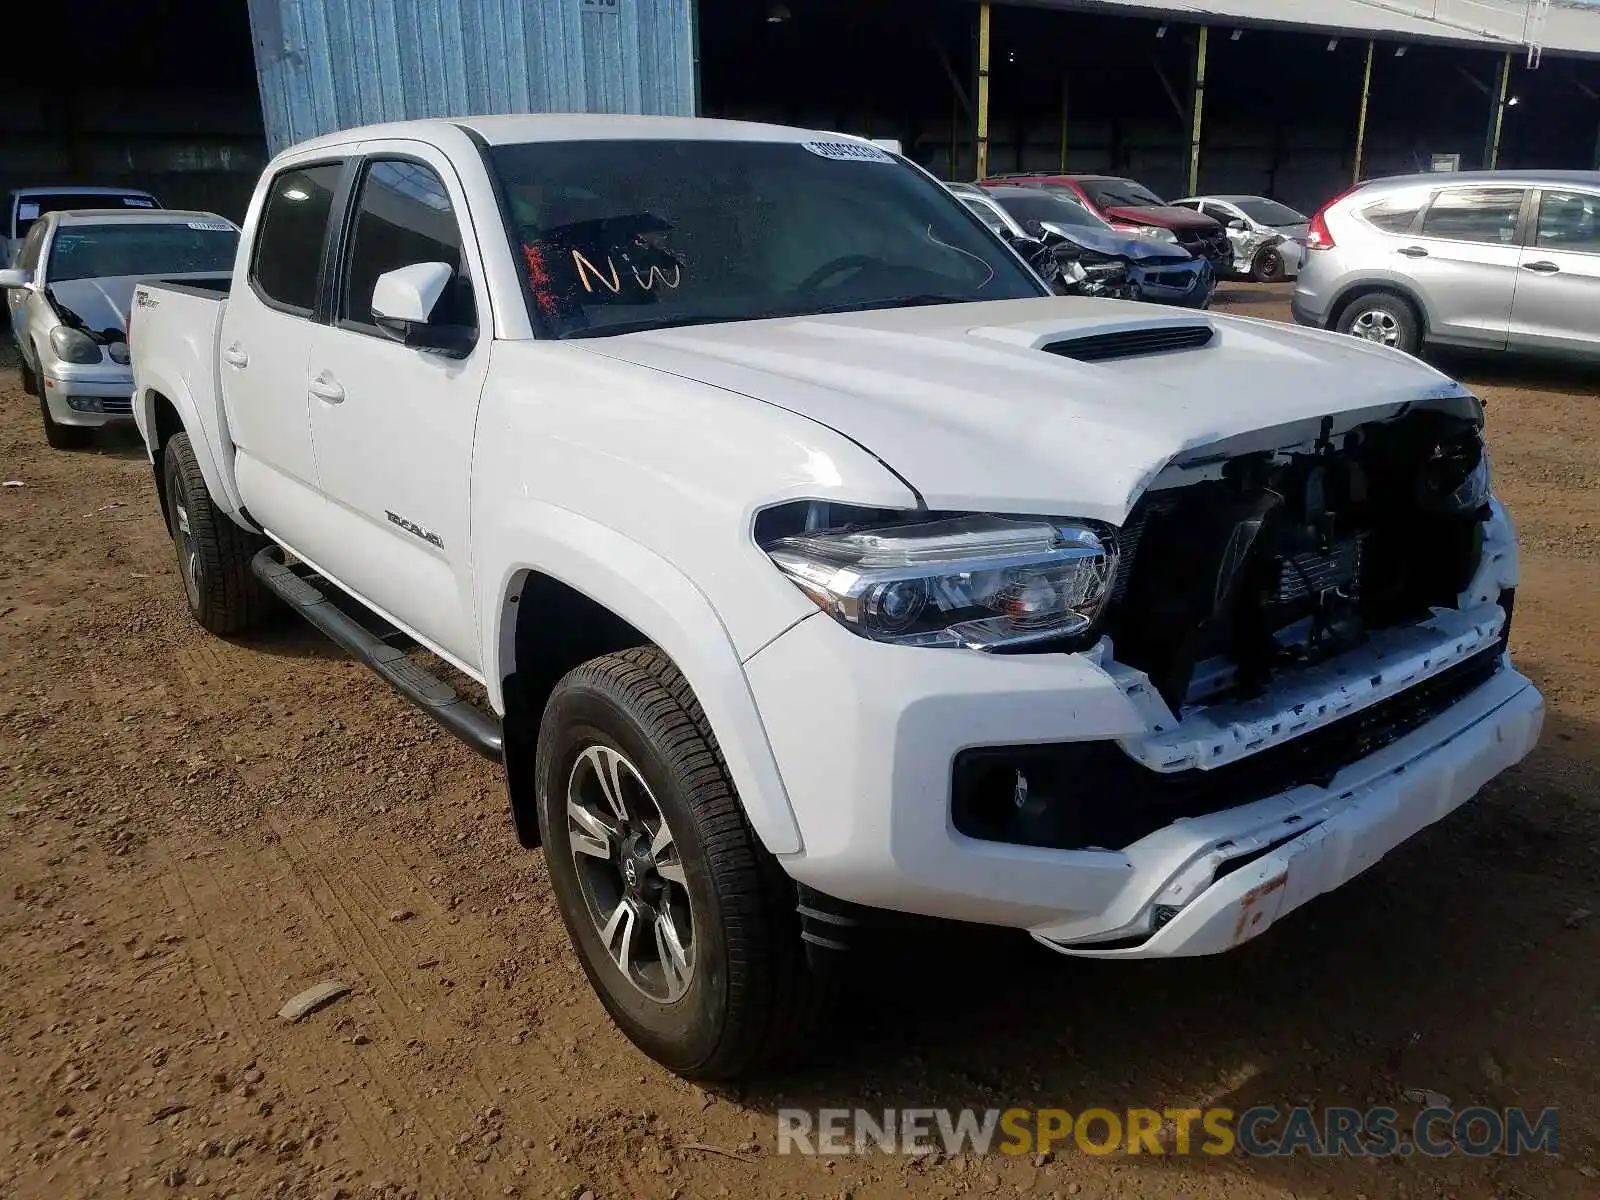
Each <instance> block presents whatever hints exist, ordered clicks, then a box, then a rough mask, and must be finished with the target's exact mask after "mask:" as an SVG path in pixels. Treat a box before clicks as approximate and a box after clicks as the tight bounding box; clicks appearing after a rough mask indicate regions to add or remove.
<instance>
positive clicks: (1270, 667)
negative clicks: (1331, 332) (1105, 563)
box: [953, 404, 1515, 850]
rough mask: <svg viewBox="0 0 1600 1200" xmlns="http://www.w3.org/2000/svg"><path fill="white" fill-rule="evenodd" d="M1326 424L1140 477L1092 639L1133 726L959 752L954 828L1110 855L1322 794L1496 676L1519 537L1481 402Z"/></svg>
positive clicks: (1195, 457)
mask: <svg viewBox="0 0 1600 1200" xmlns="http://www.w3.org/2000/svg"><path fill="white" fill-rule="evenodd" d="M1472 407H1473V409H1474V410H1475V409H1476V405H1475V404H1474V405H1473V406H1472ZM1334 425H1335V423H1334V419H1333V418H1327V419H1325V420H1324V421H1323V422H1322V423H1321V430H1320V433H1319V434H1318V435H1317V436H1315V437H1314V438H1313V439H1311V440H1310V441H1309V443H1304V444H1300V445H1297V446H1291V447H1287V448H1280V449H1274V450H1262V451H1249V452H1244V453H1235V454H1227V455H1221V454H1219V455H1206V454H1203V453H1202V454H1191V455H1189V456H1187V457H1186V458H1184V459H1182V460H1180V461H1179V462H1177V463H1175V464H1173V465H1172V466H1170V467H1168V468H1167V469H1166V470H1165V471H1164V472H1163V473H1162V474H1161V475H1160V476H1159V477H1158V478H1157V479H1156V480H1155V482H1154V484H1153V485H1152V487H1151V488H1150V489H1149V490H1148V491H1147V492H1146V493H1145V494H1144V496H1143V497H1142V498H1141V499H1140V500H1139V502H1138V503H1137V505H1136V506H1135V507H1134V509H1133V511H1132V513H1131V514H1130V516H1129V519H1128V520H1127V522H1126V523H1125V524H1124V526H1123V528H1122V529H1121V531H1120V535H1119V547H1118V548H1119V551H1120V556H1121V562H1122V570H1121V571H1120V572H1119V575H1118V580H1117V583H1116V586H1115V590H1114V593H1113V596H1112V599H1111V601H1110V603H1109V605H1108V608H1107V613H1106V617H1105V621H1104V625H1103V629H1104V631H1105V633H1106V634H1107V635H1108V641H1107V642H1105V643H1103V644H1102V646H1101V648H1100V653H1101V660H1100V661H1101V665H1102V667H1103V668H1104V669H1105V670H1106V672H1107V674H1108V675H1109V676H1110V677H1111V679H1112V680H1113V681H1114V682H1115V683H1116V684H1117V686H1118V687H1119V689H1121V690H1122V692H1123V693H1124V694H1125V695H1126V696H1127V697H1128V699H1129V700H1130V701H1131V702H1132V704H1133V706H1134V708H1135V710H1136V711H1137V712H1138V713H1139V715H1140V717H1141V718H1142V721H1143V724H1144V732H1143V733H1142V734H1140V735H1138V736H1134V737H1129V738H1126V739H1123V740H1122V741H1118V742H1078V743H1059V744H1055V745H1048V746H1034V747H1021V746H1016V747H986V748H983V749H981V750H974V751H968V752H964V753H963V754H962V755H961V756H959V757H958V760H957V764H956V778H955V781H954V784H955V786H954V799H955V803H954V810H953V816H954V823H955V825H956V828H957V829H958V830H960V831H961V832H962V833H965V834H966V835H968V836H970V837H976V838H980V839H982V840H988V841H999V842H1006V843H1011V844H1020V845H1032V846H1040V847H1048V848H1051V849H1061V850H1080V849H1121V848H1125V847H1128V846H1130V845H1132V844H1133V843H1135V842H1137V841H1139V840H1140V839H1141V838H1145V837H1147V836H1149V835H1151V834H1153V833H1155V832H1156V831H1158V830H1161V829H1163V828H1165V827H1167V826H1169V825H1171V824H1172V822H1174V821H1177V820H1180V819H1182V818H1185V817H1199V816H1203V815H1206V814H1209V813H1215V812H1219V811H1221V810H1223V809H1230V808H1235V807H1238V806H1240V805H1245V804H1249V803H1251V802H1252V801H1256V800H1261V799H1264V798H1266V797H1270V796H1274V795H1279V794H1282V793H1284V792H1287V791H1289V790H1291V789H1293V788H1296V787H1298V786H1301V785H1303V784H1315V785H1318V786H1326V785H1327V784H1328V783H1329V782H1330V781H1331V780H1332V779H1333V778H1334V777H1335V776H1336V775H1337V774H1338V773H1339V772H1340V771H1341V770H1343V769H1344V768H1345V767H1347V766H1349V765H1351V764H1352V763H1354V762H1357V761H1359V760H1361V759H1364V758H1366V757H1368V756H1369V755H1371V754H1374V753H1376V752H1377V751H1379V750H1381V749H1383V748H1384V747H1386V746H1388V745H1391V744H1392V743H1394V742H1395V741H1397V740H1398V739H1400V738H1402V737H1404V736H1405V735H1406V734H1408V733H1410V732H1411V731H1412V730H1415V729H1417V728H1419V727H1420V726H1421V725H1422V724H1425V723H1426V722H1427V721H1429V720H1431V719H1432V718H1433V717H1434V716H1437V715H1439V714H1440V713H1442V712H1443V711H1445V710H1446V709H1447V708H1449V707H1451V706H1452V705H1454V704H1456V703H1458V702H1459V701H1460V700H1461V699H1463V698H1464V697H1465V696H1466V695H1467V694H1469V693H1470V692H1472V691H1474V690H1475V689H1476V688H1478V687H1480V686H1482V685H1483V684H1484V683H1485V682H1486V681H1487V680H1488V679H1489V678H1490V677H1491V676H1493V675H1494V674H1495V673H1496V672H1497V671H1498V670H1499V669H1500V667H1501V663H1502V659H1503V651H1504V648H1505V644H1506V639H1507V637H1508V634H1509V622H1510V616H1511V608H1512V601H1513V598H1514V591H1513V589H1512V586H1511V585H1512V583H1513V582H1514V578H1515V546H1514V543H1513V541H1512V537H1511V531H1510V527H1509V523H1508V522H1507V520H1506V519H1505V517H1504V514H1503V511H1502V510H1500V509H1499V506H1498V505H1496V504H1495V503H1494V502H1493V500H1492V499H1491V496H1490V490H1489V464H1488V457H1487V454H1486V452H1485V448H1484V445H1483V440H1482V436H1481V429H1480V426H1481V420H1480V418H1479V417H1478V415H1477V414H1476V412H1475V411H1474V412H1473V413H1470V414H1469V413H1465V412H1463V411H1461V410H1460V409H1457V410H1455V411H1447V410H1443V409H1430V408H1409V409H1406V410H1402V411H1401V412H1400V414H1399V415H1397V416H1393V417H1389V418H1379V419H1374V420H1371V421H1367V422H1365V423H1361V424H1356V425H1354V426H1353V427H1349V428H1347V429H1345V430H1344V431H1343V432H1342V433H1340V434H1338V435H1335V434H1334V432H1333V430H1334ZM1019 797H1021V799H1020V800H1019V799H1018V798H1019Z"/></svg>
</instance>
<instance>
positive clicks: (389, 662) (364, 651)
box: [250, 546, 505, 762]
mask: <svg viewBox="0 0 1600 1200" xmlns="http://www.w3.org/2000/svg"><path fill="white" fill-rule="evenodd" d="M250 569H251V570H252V571H254V572H255V574H256V576H257V578H259V579H260V580H261V582H262V583H264V584H266V585H267V587H269V588H270V589H272V592H273V594H274V595H276V596H277V597H278V598H279V599H280V600H282V601H283V602H284V603H285V604H287V605H288V606H289V607H290V608H292V609H294V610H295V612H297V613H299V614H300V615H301V616H302V617H304V618H305V619H306V620H308V621H310V622H311V623H312V624H313V625H315V626H316V627H317V628H318V629H320V630H321V631H322V632H323V633H325V634H327V635H328V637H329V638H331V639H332V640H333V641H334V642H336V643H338V644H339V645H340V646H341V647H343V648H344V649H345V650H346V651H348V652H349V653H351V654H353V655H355V656H356V657H357V658H359V659H360V660H361V661H362V662H364V663H366V664H367V666H369V667H371V668H372V669H373V670H374V671H376V672H377V673H378V674H379V675H381V676H383V678H384V679H385V680H386V681H387V682H388V683H389V685H390V686H391V687H393V688H394V690H395V691H397V692H399V693H400V694H401V695H402V696H404V697H405V698H406V699H407V700H410V701H411V702H412V703H413V704H415V705H416V706H417V707H418V708H420V709H421V710H422V711H423V712H424V713H425V714H426V715H427V716H429V717H430V718H432V719H433V720H435V721H437V722H438V723H439V724H440V725H441V726H443V727H444V728H445V729H446V730H447V731H449V732H450V733H453V734H454V735H455V736H456V737H458V738H460V739H461V740H462V741H463V742H465V743H466V744H467V745H468V746H471V747H472V748H473V749H474V750H476V751H477V752H478V753H479V754H481V755H483V756H484V757H485V758H487V759H490V760H491V761H493V762H499V761H500V760H501V757H502V755H503V753H504V749H505V740H504V734H503V733H502V731H501V728H500V722H499V721H497V720H495V719H494V717H492V716H490V715H489V714H488V713H485V712H484V711H483V710H482V709H480V708H478V707H476V706H475V705H474V704H472V702H471V701H469V700H467V699H466V698H465V697H464V696H461V695H460V694H459V693H458V692H457V691H456V690H455V689H454V688H453V687H451V686H450V685H449V684H448V683H446V682H445V681H444V680H442V679H440V678H438V677H437V676H434V675H430V674H428V672H426V671H424V670H423V669H422V668H421V667H419V666H418V665H417V664H416V663H414V662H412V661H411V659H410V658H408V657H407V656H406V655H405V653H404V652H403V651H400V650H397V649H396V648H395V647H393V646H391V645H389V644H388V643H387V642H385V641H384V640H383V639H382V638H381V637H379V636H378V635H377V634H375V633H373V632H372V631H371V630H369V629H367V628H366V627H365V626H364V625H362V624H361V623H360V622H359V621H357V620H356V619H355V618H354V617H351V616H349V615H348V614H347V613H345V612H344V611H343V610H341V609H340V608H338V607H337V606H336V605H335V604H334V603H333V601H332V600H330V599H329V598H328V595H327V594H326V593H324V592H323V591H322V590H321V589H320V588H319V587H318V586H317V584H316V583H314V582H313V581H312V580H311V579H307V578H306V577H305V576H303V575H299V574H297V573H296V572H295V570H294V568H293V567H291V566H289V565H288V564H287V563H285V562H284V561H283V551H282V550H280V549H279V548H278V547H277V546H268V547H267V548H266V549H265V550H262V551H261V552H260V553H259V554H257V555H256V556H255V558H254V559H252V560H251V562H250ZM329 586H330V587H331V586H332V585H329Z"/></svg>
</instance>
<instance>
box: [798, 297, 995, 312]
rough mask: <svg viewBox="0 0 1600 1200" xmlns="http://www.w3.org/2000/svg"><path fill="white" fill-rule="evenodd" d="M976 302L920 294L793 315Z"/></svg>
mask: <svg viewBox="0 0 1600 1200" xmlns="http://www.w3.org/2000/svg"><path fill="white" fill-rule="evenodd" d="M973 303H976V301H974V300H973V298H972V297H971V296H946V295H941V294H940V293H938V292H919V293H918V294H916V295H914V296H890V297H888V298H887V299H883V300H862V301H858V302H853V303H850V304H836V305H830V306H828V307H826V308H812V309H807V310H806V311H804V312H797V313H793V314H785V315H786V316H788V315H792V316H797V317H803V316H821V315H823V314H825V313H849V312H872V311H874V310H877V309H880V308H921V307H923V306H925V305H929V304H973Z"/></svg>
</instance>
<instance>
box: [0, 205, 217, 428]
mask: <svg viewBox="0 0 1600 1200" xmlns="http://www.w3.org/2000/svg"><path fill="white" fill-rule="evenodd" d="M238 242H239V228H238V226H236V225H234V224H233V223H232V222H231V221H227V220H224V219H223V218H222V217H219V216H217V215H215V214H214V213H202V212H183V211H179V210H174V209H161V210H155V209H151V210H148V211H135V212H130V211H127V210H123V209H77V210H71V211H67V212H52V213H47V214H45V215H44V216H43V217H41V218H40V219H39V220H37V221H35V222H34V224H33V225H32V227H31V228H30V229H29V230H28V235H27V238H26V240H24V241H23V243H22V248H21V250H20V252H19V253H18V255H17V259H16V265H15V266H13V267H10V268H8V269H5V270H0V287H3V288H4V289H5V290H6V303H7V306H8V308H9V309H10V317H11V333H12V336H13V338H14V339H15V341H16V344H17V357H18V359H19V360H20V362H21V370H22V387H23V390H24V391H26V392H28V393H30V394H32V395H35V396H38V397H39V413H40V417H41V419H42V420H43V422H44V433H45V440H46V441H48V442H49V443H50V445H52V446H55V447H57V448H64V447H68V446H73V445H77V444H80V443H81V442H82V441H83V439H84V437H85V436H86V434H87V433H88V431H89V430H90V429H91V428H94V427H96V426H100V425H107V424H113V423H116V422H120V421H131V420H132V419H133V409H132V395H133V368H132V366H130V365H129V362H128V340H127V329H128V315H129V314H128V307H129V305H130V304H131V303H132V301H133V289H134V285H135V284H137V283H139V282H140V281H141V280H145V279H149V278H151V277H153V276H160V277H162V278H170V279H180V280H181V279H185V278H188V279H203V278H206V277H209V276H214V275H216V274H217V273H218V272H227V271H229V270H230V269H231V268H232V266H233V257H234V251H235V249H236V248H237V246H238Z"/></svg>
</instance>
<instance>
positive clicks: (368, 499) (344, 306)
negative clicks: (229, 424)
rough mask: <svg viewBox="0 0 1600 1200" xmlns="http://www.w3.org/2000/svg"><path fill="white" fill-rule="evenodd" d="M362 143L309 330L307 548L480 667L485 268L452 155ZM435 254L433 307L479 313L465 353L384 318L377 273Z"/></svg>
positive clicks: (442, 648) (426, 636)
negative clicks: (413, 342) (477, 574)
mask: <svg viewBox="0 0 1600 1200" xmlns="http://www.w3.org/2000/svg"><path fill="white" fill-rule="evenodd" d="M361 151H362V156H363V157H362V161H361V162H360V164H359V167H358V171H357V177H356V181H355V187H354V190H353V192H352V195H351V200H350V211H349V214H348V217H347V220H346V222H345V230H346V233H345V236H344V239H343V242H342V249H341V253H340V256H339V263H338V266H337V271H336V276H335V293H334V300H333V311H332V312H331V314H330V320H329V322H328V324H326V325H323V326H321V327H320V328H319V329H318V330H317V332H316V334H315V335H314V336H313V339H312V345H311V356H310V361H309V364H308V368H307V371H308V381H309V387H310V391H311V430H312V441H313V443H314V445H315V447H316V456H317V468H318V475H319V478H320V480H321V485H322V490H323V492H324V494H325V496H326V498H327V511H328V516H327V521H326V524H325V527H324V528H323V529H322V530H321V531H320V532H319V533H318V534H317V537H316V541H317V543H318V546H317V549H316V550H315V551H313V550H309V549H308V551H307V555H308V557H310V556H314V555H315V554H318V553H320V555H321V558H322V561H323V562H324V563H327V564H337V567H338V582H339V583H341V584H342V585H343V586H345V587H346V588H348V589H350V590H351V591H354V592H355V593H356V594H357V595H359V596H361V597H362V598H363V599H364V600H366V601H367V602H368V604H369V605H370V606H371V607H373V608H375V609H377V610H378V611H380V612H381V613H383V615H385V616H387V617H388V618H390V619H391V620H392V621H394V623H395V624H397V625H399V626H401V627H402V628H404V629H406V630H407V631H408V632H410V633H412V634H414V635H415V636H417V637H418V638H419V640H421V641H423V642H425V643H426V644H427V645H429V646H430V647H431V648H433V649H434V650H436V651H438V652H439V653H441V654H442V655H443V656H445V657H446V658H448V659H449V660H450V661H451V662H453V663H454V664H455V665H456V666H457V667H459V668H461V669H463V670H465V671H467V672H468V673H469V674H472V675H474V676H476V675H477V674H478V668H479V665H480V664H479V661H478V659H479V647H478V637H477V619H476V615H475V611H474V607H473V604H472V594H473V587H472V583H473V581H472V575H471V570H470V565H469V564H470V561H471V560H470V554H469V550H470V546H469V538H470V526H469V520H468V517H469V507H470V500H471V491H470V480H471V466H472V444H473V431H474V426H475V424H476V420H477V413H478V400H479V396H480V394H481V393H482V391H483V382H484V377H485V375H486V373H487V371H488V366H489V356H490V352H491V349H492V346H493V336H492V332H491V330H492V324H491V322H490V319H489V302H488V297H487V293H486V292H485V291H484V289H483V285H482V280H483V278H484V274H483V267H482V263H481V261H480V260H479V259H478V256H477V247H476V244H475V242H473V241H472V240H471V239H470V238H468V237H466V236H465V233H464V226H465V223H464V221H463V219H462V214H463V213H465V211H466V201H465V198H464V194H463V192H462V189H461V185H460V182H459V180H458V179H457V178H456V175H455V172H454V170H453V169H452V168H451V166H450V164H449V162H448V161H447V160H446V159H445V158H444V156H443V155H441V154H439V153H438V152H437V151H435V150H433V149H432V148H431V147H428V146H423V145H419V144H417V143H412V142H400V141H395V142H388V141H385V142H369V143H364V144H363V145H362V147H361ZM425 262H443V263H446V264H448V265H449V266H450V267H451V268H452V270H453V271H454V272H455V275H454V277H453V280H452V282H451V284H450V285H449V286H448V287H447V289H446V291H445V294H444V295H443V296H442V297H441V298H440V300H439V302H438V305H436V306H435V309H434V314H433V315H434V319H435V320H441V319H446V317H447V318H448V321H449V323H451V324H460V325H472V326H475V327H476V328H477V330H478V333H477V337H476V340H475V342H474V344H473V345H472V347H471V349H470V350H468V351H467V352H466V354H465V356H464V357H448V356H446V355H444V354H441V353H437V352H433V351H428V350H422V349H415V348H411V347H408V346H404V345H402V344H400V343H399V342H397V341H395V340H393V339H391V338H390V337H389V336H388V335H386V334H385V333H383V332H382V331H381V330H380V329H379V328H378V326H377V325H376V324H375V323H374V320H373V312H372V293H373V287H374V285H375V284H376V282H377V280H378V277H379V276H380V275H383V274H385V273H387V272H389V271H393V270H396V269H398V268H400V267H405V266H412V265H414V264H417V263H425ZM446 307H448V308H449V310H450V311H449V313H448V314H445V313H444V311H443V310H444V309H445V308H446Z"/></svg>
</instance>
